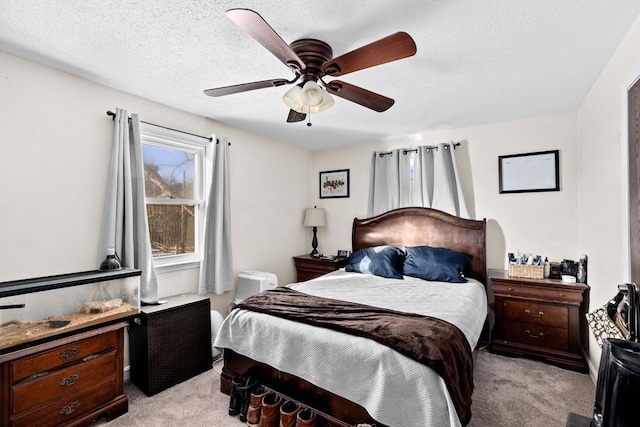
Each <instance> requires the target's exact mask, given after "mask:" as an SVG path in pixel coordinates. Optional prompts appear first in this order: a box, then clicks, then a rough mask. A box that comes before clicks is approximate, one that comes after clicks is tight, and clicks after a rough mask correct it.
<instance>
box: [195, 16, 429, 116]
mask: <svg viewBox="0 0 640 427" xmlns="http://www.w3.org/2000/svg"><path fill="white" fill-rule="evenodd" d="M227 16H228V17H229V18H230V19H231V20H232V21H233V22H234V23H235V24H236V25H238V26H239V27H240V28H241V29H242V30H244V31H245V32H246V33H247V34H249V35H250V36H251V37H253V38H254V39H255V40H256V41H257V42H258V43H260V44H261V45H262V46H264V47H265V48H266V49H267V50H268V51H269V52H271V53H272V54H273V55H274V56H275V57H276V58H278V59H279V60H280V61H282V62H283V63H284V64H285V65H287V66H288V67H289V68H290V69H291V70H292V71H293V73H294V74H295V77H294V78H293V79H292V80H287V79H271V80H261V81H256V82H251V83H242V84H237V85H231V86H223V87H218V88H214V89H207V90H205V91H204V93H205V94H206V95H209V96H215V97H217V96H225V95H231V94H234V93H240V92H246V91H250V90H255V89H264V88H269V87H278V86H283V85H289V84H294V83H298V81H300V83H298V84H297V85H296V86H297V87H293V88H292V89H290V90H289V91H288V92H287V93H286V94H285V96H284V97H283V101H284V102H285V104H287V105H288V106H289V107H290V108H291V109H290V111H289V116H288V117H287V122H289V123H292V122H300V121H303V120H304V119H305V118H306V115H307V113H309V114H310V113H313V112H320V111H324V110H325V109H326V108H328V107H330V106H331V105H332V104H333V100H332V99H331V97H330V96H329V97H327V96H323V94H324V92H323V91H322V88H321V86H320V85H322V87H324V89H325V90H326V92H327V93H330V94H333V95H336V96H339V97H341V98H344V99H347V100H349V101H352V102H355V103H357V104H360V105H362V106H364V107H367V108H370V109H372V110H374V111H377V112H383V111H386V110H388V109H389V108H390V107H391V106H392V105H393V104H394V102H395V101H394V100H393V99H391V98H388V97H386V96H383V95H380V94H377V93H375V92H371V91H369V90H367V89H363V88H361V87H358V86H355V85H352V84H349V83H346V82H343V81H340V80H330V81H325V80H324V79H325V78H328V77H331V78H333V77H338V76H344V75H346V74H349V73H353V72H354V71H359V70H363V69H365V68H370V67H374V66H376V65H380V64H385V63H387V62H392V61H397V60H399V59H403V58H407V57H409V56H413V55H415V53H416V44H415V42H414V41H413V39H412V38H411V36H410V35H409V34H407V33H405V32H398V33H395V34H392V35H390V36H387V37H384V38H382V39H380V40H378V41H375V42H373V43H370V44H368V45H365V46H362V47H360V48H358V49H355V50H352V51H351V52H348V53H345V54H343V55H341V56H338V57H337V58H333V51H332V49H331V46H329V45H328V44H327V43H325V42H323V41H321V40H316V39H301V40H296V41H294V42H293V43H291V44H287V43H286V42H285V41H284V40H282V38H281V37H280V36H279V35H278V34H277V33H276V32H275V30H274V29H273V28H271V26H270V25H269V24H268V23H267V22H266V21H265V20H264V19H263V18H262V17H261V16H260V15H259V14H258V13H257V12H254V11H253V10H249V9H230V10H228V11H227ZM307 125H309V126H310V125H311V123H308V124H307Z"/></svg>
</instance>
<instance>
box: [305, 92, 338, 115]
mask: <svg viewBox="0 0 640 427" xmlns="http://www.w3.org/2000/svg"><path fill="white" fill-rule="evenodd" d="M335 103H336V102H335V101H334V100H333V96H331V94H330V93H329V92H326V91H325V92H324V96H323V98H322V103H321V104H320V105H318V106H315V107H307V108H306V111H307V112H308V113H313V114H316V113H322V112H323V111H325V110H328V109H329V108H331V107H332V106H333V104H335Z"/></svg>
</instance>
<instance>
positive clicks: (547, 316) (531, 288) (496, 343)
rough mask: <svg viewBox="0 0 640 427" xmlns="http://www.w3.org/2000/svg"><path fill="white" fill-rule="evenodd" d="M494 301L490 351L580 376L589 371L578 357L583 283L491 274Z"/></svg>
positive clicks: (584, 288)
mask: <svg viewBox="0 0 640 427" xmlns="http://www.w3.org/2000/svg"><path fill="white" fill-rule="evenodd" d="M489 279H490V280H491V285H492V289H493V294H494V296H495V317H496V319H495V326H494V330H493V338H492V340H491V351H492V352H494V353H498V354H503V355H508V356H523V355H524V356H533V357H536V358H541V359H544V360H546V361H547V362H548V363H551V364H554V365H556V366H560V367H562V368H566V369H571V370H574V371H579V372H586V370H587V366H586V364H585V361H584V359H583V357H582V355H581V353H580V321H581V319H582V318H583V317H584V316H583V310H582V305H583V300H584V298H583V294H584V293H585V292H586V291H587V290H588V289H589V287H588V286H587V285H586V284H583V283H573V284H569V283H563V282H562V281H560V280H549V279H540V280H537V279H523V278H517V277H509V276H508V274H507V272H506V271H504V270H489Z"/></svg>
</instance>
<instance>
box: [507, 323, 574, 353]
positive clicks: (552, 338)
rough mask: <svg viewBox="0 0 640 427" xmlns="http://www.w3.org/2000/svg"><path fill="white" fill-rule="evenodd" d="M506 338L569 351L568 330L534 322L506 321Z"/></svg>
mask: <svg viewBox="0 0 640 427" xmlns="http://www.w3.org/2000/svg"><path fill="white" fill-rule="evenodd" d="M504 329H505V331H504V339H505V340H506V341H514V342H518V343H522V344H528V345H531V346H535V347H544V348H550V349H554V350H561V351H567V350H569V345H568V330H567V329H563V328H553V327H551V326H544V325H535V324H533V323H520V322H510V321H505V322H504Z"/></svg>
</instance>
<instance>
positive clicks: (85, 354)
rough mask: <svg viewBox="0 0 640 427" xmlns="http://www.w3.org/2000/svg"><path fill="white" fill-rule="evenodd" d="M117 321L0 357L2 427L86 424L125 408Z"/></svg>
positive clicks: (120, 333) (120, 330) (120, 332)
mask: <svg viewBox="0 0 640 427" xmlns="http://www.w3.org/2000/svg"><path fill="white" fill-rule="evenodd" d="M127 325H128V324H127V323H126V322H119V323H115V324H112V325H108V326H102V327H98V328H96V329H92V330H89V331H85V332H80V333H77V334H74V335H72V336H69V337H65V338H59V339H56V340H53V341H49V342H46V343H43V344H39V345H35V346H33V347H27V348H24V349H21V350H16V351H13V352H10V353H6V354H3V355H1V356H0V383H1V385H2V388H1V389H0V397H1V400H2V411H1V412H2V417H1V419H0V421H1V425H2V426H3V427H14V426H15V427H18V426H36V425H37V426H58V425H64V426H79V425H88V424H90V423H92V422H93V421H95V420H97V419H98V418H100V417H101V416H105V417H106V418H107V419H113V418H115V417H118V416H120V415H122V414H124V413H126V412H127V411H128V400H127V396H126V395H125V394H124V392H123V374H122V372H123V343H124V328H125V327H126V326H127Z"/></svg>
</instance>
